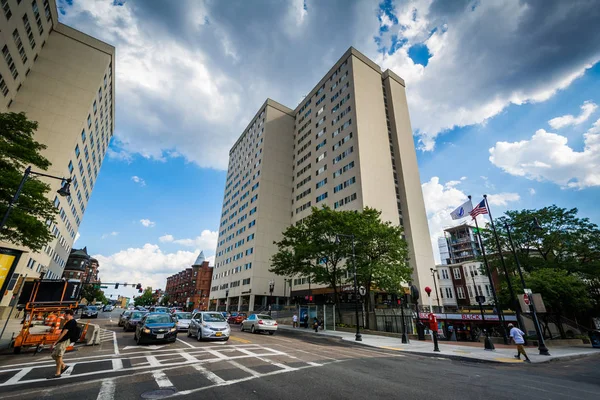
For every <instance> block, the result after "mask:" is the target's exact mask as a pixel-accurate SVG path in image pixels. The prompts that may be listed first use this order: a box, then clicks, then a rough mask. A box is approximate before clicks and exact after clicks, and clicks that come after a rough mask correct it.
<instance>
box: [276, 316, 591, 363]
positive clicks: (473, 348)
mask: <svg viewBox="0 0 600 400" xmlns="http://www.w3.org/2000/svg"><path fill="white" fill-rule="evenodd" d="M278 328H279V329H281V330H285V331H286V332H294V333H297V334H308V335H315V336H327V337H332V338H340V339H341V340H344V341H349V342H353V343H356V344H359V345H363V346H371V347H377V348H380V349H387V350H395V351H402V352H408V353H414V354H419V355H425V356H431V357H442V358H450V359H457V360H468V361H474V362H489V363H523V361H522V360H517V359H516V358H514V355H515V354H516V350H515V346H507V345H504V344H498V345H494V346H495V347H496V350H494V351H488V350H485V349H484V348H483V343H472V342H452V344H449V343H450V342H446V341H440V342H439V348H440V352H434V351H433V342H431V340H426V341H421V340H411V341H410V343H407V344H403V343H402V339H399V338H394V337H386V336H378V335H368V334H363V335H362V342H357V341H355V334H354V333H351V332H343V331H330V330H328V331H319V332H318V333H317V332H315V331H314V330H313V329H305V328H293V327H291V326H290V325H281V324H280V325H279V327H278ZM526 351H527V354H528V355H529V358H530V359H531V362H532V363H544V362H550V361H555V360H560V359H562V360H568V359H573V358H580V357H585V356H590V355H594V354H600V349H595V348H593V347H592V346H591V345H582V346H572V347H550V348H549V351H550V354H551V355H550V356H540V355H539V354H538V350H537V347H527V348H526Z"/></svg>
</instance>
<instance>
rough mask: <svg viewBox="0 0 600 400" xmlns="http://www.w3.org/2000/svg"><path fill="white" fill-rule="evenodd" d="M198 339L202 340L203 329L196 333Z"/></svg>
mask: <svg viewBox="0 0 600 400" xmlns="http://www.w3.org/2000/svg"><path fill="white" fill-rule="evenodd" d="M196 339H198V341H199V342H201V341H202V331H201V330H200V329H198V333H197V334H196Z"/></svg>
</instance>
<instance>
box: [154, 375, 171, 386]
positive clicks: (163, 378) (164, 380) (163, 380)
mask: <svg viewBox="0 0 600 400" xmlns="http://www.w3.org/2000/svg"><path fill="white" fill-rule="evenodd" d="M152 377H153V378H154V380H155V381H156V384H157V385H158V387H161V388H167V387H173V383H172V382H171V381H170V380H169V378H168V377H167V375H166V374H165V373H164V372H163V371H154V372H153V373H152Z"/></svg>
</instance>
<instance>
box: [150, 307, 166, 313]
mask: <svg viewBox="0 0 600 400" xmlns="http://www.w3.org/2000/svg"><path fill="white" fill-rule="evenodd" d="M152 312H155V313H166V314H169V309H168V308H167V307H152Z"/></svg>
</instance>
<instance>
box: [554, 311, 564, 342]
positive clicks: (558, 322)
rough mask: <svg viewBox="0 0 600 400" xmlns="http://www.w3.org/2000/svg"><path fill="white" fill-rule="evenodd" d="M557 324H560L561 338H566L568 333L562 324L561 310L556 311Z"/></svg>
mask: <svg viewBox="0 0 600 400" xmlns="http://www.w3.org/2000/svg"><path fill="white" fill-rule="evenodd" d="M556 325H557V326H558V331H559V332H560V338H561V339H566V338H567V334H566V333H565V328H564V327H563V324H562V314H561V312H560V311H559V312H557V313H556Z"/></svg>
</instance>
